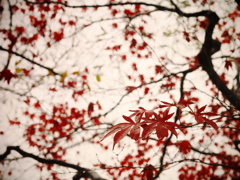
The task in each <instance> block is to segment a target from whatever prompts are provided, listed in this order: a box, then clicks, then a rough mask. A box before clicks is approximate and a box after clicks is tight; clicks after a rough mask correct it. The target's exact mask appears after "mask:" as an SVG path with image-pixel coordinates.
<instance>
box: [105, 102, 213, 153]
mask: <svg viewBox="0 0 240 180" xmlns="http://www.w3.org/2000/svg"><path fill="white" fill-rule="evenodd" d="M162 103H163V105H160V106H159V107H157V108H154V109H152V110H146V109H144V108H142V107H139V109H138V110H130V111H131V112H133V113H132V114H131V115H130V116H124V115H123V118H124V120H125V121H127V122H126V123H119V124H117V125H114V126H112V127H111V128H110V129H111V131H110V132H108V133H107V134H106V135H105V136H104V137H103V139H105V138H106V137H108V136H110V135H112V134H114V133H116V134H115V135H114V138H113V141H114V143H113V149H114V146H115V145H116V144H117V143H118V142H119V141H121V140H122V139H123V138H124V137H125V136H127V135H129V136H130V137H131V138H132V139H134V140H139V139H143V140H147V139H148V138H149V137H150V135H151V134H153V133H155V134H156V136H157V138H158V139H159V140H162V139H164V138H167V137H168V135H169V131H170V132H171V133H172V134H174V135H175V136H176V137H177V136H178V133H177V131H176V128H178V129H179V130H181V131H182V129H181V127H180V126H179V125H178V124H177V123H175V122H169V121H168V120H169V119H170V118H172V117H173V115H174V113H170V108H171V107H176V108H178V109H179V110H180V112H181V111H182V109H183V108H185V107H188V108H189V109H190V110H189V111H188V113H190V114H192V115H193V116H194V118H195V120H196V121H197V122H198V123H207V124H209V125H210V126H212V127H213V128H214V129H218V126H217V124H216V123H215V122H213V121H211V120H209V119H208V118H207V117H210V116H215V115H216V114H215V113H211V112H203V111H204V110H205V108H206V106H203V107H201V108H198V107H196V110H195V111H193V110H192V108H191V107H190V104H192V102H190V101H185V100H181V101H180V102H179V103H168V102H164V101H162ZM161 108H166V109H165V110H164V111H161V110H159V111H158V113H156V112H155V110H157V109H161ZM177 116H178V117H179V114H178V115H177ZM133 118H134V120H133ZM182 132H183V131H182ZM185 144H186V143H185ZM185 144H184V148H185ZM187 146H188V145H187ZM182 147H183V145H182V144H180V148H182ZM182 151H183V153H184V154H185V153H187V150H182Z"/></svg>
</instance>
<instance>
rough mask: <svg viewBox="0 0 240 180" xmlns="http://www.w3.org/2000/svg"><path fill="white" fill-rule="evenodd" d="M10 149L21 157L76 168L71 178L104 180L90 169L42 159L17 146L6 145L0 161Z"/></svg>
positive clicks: (76, 179)
mask: <svg viewBox="0 0 240 180" xmlns="http://www.w3.org/2000/svg"><path fill="white" fill-rule="evenodd" d="M12 150H14V151H17V152H18V153H19V154H21V155H22V156H23V157H29V158H32V159H35V160H36V161H38V162H40V163H44V164H56V165H59V166H63V167H68V168H72V169H75V170H77V174H76V175H75V176H74V177H73V180H80V178H82V177H83V178H90V179H92V180H105V179H104V178H102V177H100V176H99V175H98V174H97V173H96V172H94V171H92V170H90V169H87V168H82V167H80V166H77V165H74V164H70V163H67V162H64V161H60V160H55V159H44V158H41V157H39V156H36V155H33V154H30V153H28V152H26V151H23V150H22V149H20V147H18V146H8V147H7V149H6V151H5V152H4V153H3V154H2V155H0V162H1V161H3V160H4V159H5V158H6V157H7V156H8V155H9V154H10V153H11V151H12Z"/></svg>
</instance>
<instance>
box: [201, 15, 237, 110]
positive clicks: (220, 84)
mask: <svg viewBox="0 0 240 180" xmlns="http://www.w3.org/2000/svg"><path fill="white" fill-rule="evenodd" d="M206 17H207V18H208V21H209V25H208V27H207V29H206V34H205V40H204V43H203V46H202V49H201V51H200V52H199V54H198V55H197V57H198V61H199V63H200V65H201V66H202V69H203V70H204V71H206V73H207V74H208V76H209V78H210V79H211V81H212V82H213V84H214V85H215V86H216V87H217V88H218V89H219V91H220V92H221V93H222V94H223V96H224V97H225V98H227V100H228V101H229V102H230V103H231V104H232V105H233V106H234V107H235V108H236V109H238V110H240V98H239V97H238V96H237V95H236V94H235V92H234V91H231V90H230V89H229V88H228V87H227V85H226V83H225V82H224V81H223V80H222V79H221V78H220V77H219V75H218V74H217V72H216V71H215V70H214V67H213V63H212V58H211V55H212V54H213V53H215V52H217V51H219V50H220V42H217V41H216V40H213V39H212V34H213V30H214V27H215V25H216V24H217V23H218V21H219V17H218V16H217V14H216V13H214V12H212V13H211V14H209V15H208V16H206Z"/></svg>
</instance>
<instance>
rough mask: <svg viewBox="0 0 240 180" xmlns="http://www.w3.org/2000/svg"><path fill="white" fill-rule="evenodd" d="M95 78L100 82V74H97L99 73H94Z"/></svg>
mask: <svg viewBox="0 0 240 180" xmlns="http://www.w3.org/2000/svg"><path fill="white" fill-rule="evenodd" d="M96 80H97V81H98V82H100V81H101V77H100V75H99V74H97V75H96Z"/></svg>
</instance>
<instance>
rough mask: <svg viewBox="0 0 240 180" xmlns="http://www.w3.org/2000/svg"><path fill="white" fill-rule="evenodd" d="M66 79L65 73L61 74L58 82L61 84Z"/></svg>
mask: <svg viewBox="0 0 240 180" xmlns="http://www.w3.org/2000/svg"><path fill="white" fill-rule="evenodd" d="M66 77H67V72H64V73H62V74H61V79H60V82H63V81H64V80H65V78H66Z"/></svg>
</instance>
